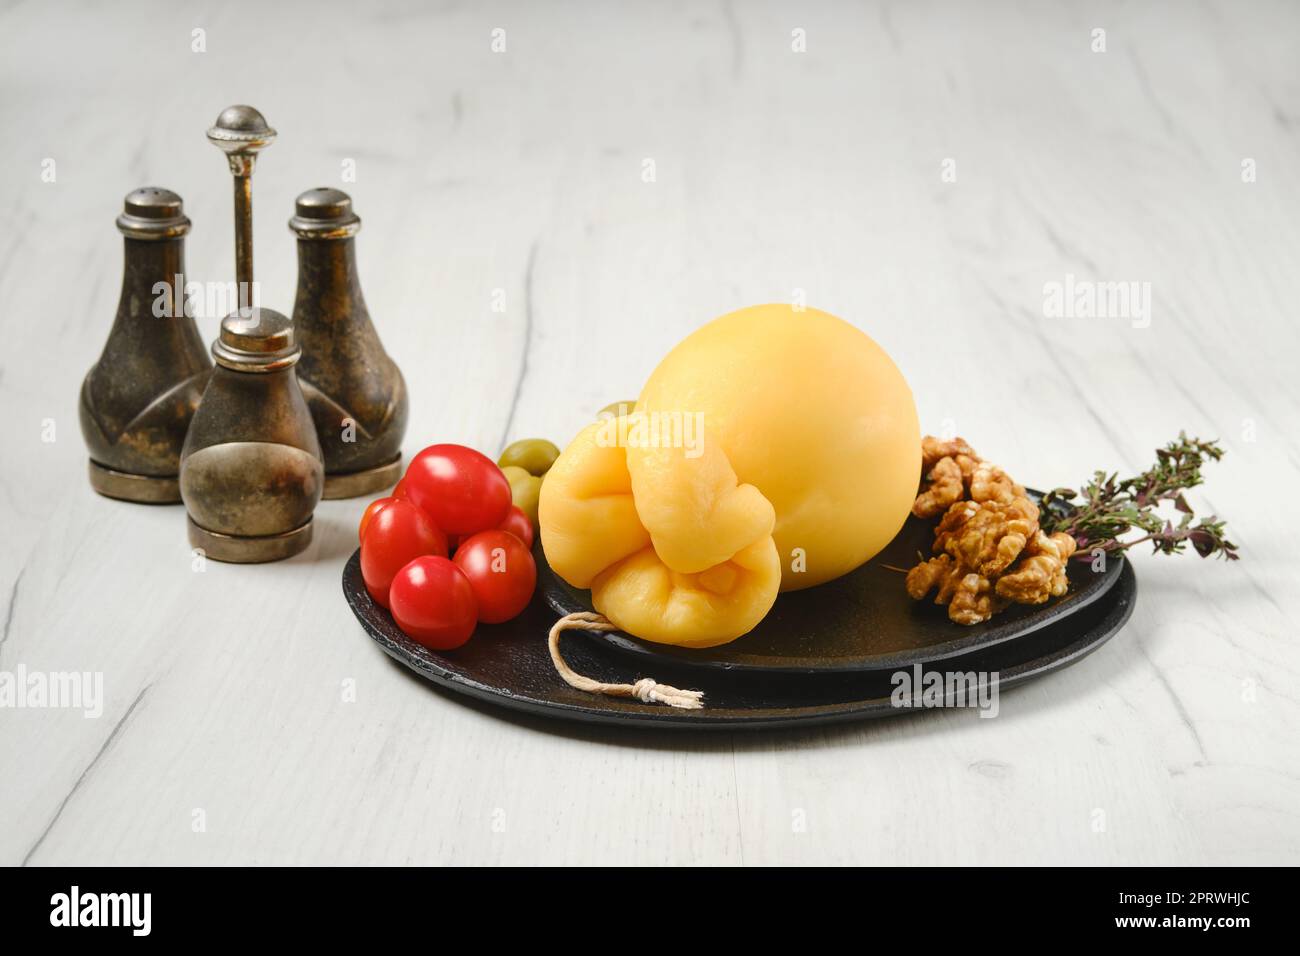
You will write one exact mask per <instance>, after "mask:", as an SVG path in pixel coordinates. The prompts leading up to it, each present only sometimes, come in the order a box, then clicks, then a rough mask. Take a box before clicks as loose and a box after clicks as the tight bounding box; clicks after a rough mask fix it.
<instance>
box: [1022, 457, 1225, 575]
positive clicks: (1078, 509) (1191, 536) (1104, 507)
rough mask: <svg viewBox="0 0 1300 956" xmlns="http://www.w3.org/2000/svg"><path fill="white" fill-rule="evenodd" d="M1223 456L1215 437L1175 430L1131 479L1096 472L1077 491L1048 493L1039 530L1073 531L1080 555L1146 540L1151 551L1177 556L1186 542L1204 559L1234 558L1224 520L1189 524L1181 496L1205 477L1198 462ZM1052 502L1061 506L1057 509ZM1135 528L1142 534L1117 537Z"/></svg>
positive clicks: (1190, 516)
mask: <svg viewBox="0 0 1300 956" xmlns="http://www.w3.org/2000/svg"><path fill="white" fill-rule="evenodd" d="M1222 457H1223V448H1222V447H1221V446H1220V445H1219V443H1218V442H1217V441H1201V439H1199V438H1188V437H1187V435H1186V433H1184V432H1179V433H1178V439H1177V441H1172V442H1170V443H1169V444H1167V445H1166V446H1165V447H1164V448H1159V449H1157V450H1156V463H1155V465H1154V466H1153V467H1151V468H1149V469H1148V470H1146V471H1144V472H1142V474H1140V475H1137V476H1136V477H1134V478H1125V479H1123V480H1120V479H1119V476H1118V475H1117V474H1116V473H1113V472H1112V473H1110V474H1107V473H1106V472H1104V471H1098V472H1095V473H1094V474H1093V476H1092V480H1090V481H1089V482H1088V483H1087V484H1085V485H1084V486H1083V490H1082V492H1076V491H1074V490H1073V489H1070V488H1057V489H1056V490H1055V491H1051V492H1048V494H1047V495H1045V496H1044V498H1043V503H1044V504H1045V505H1046V506H1047V507H1045V508H1044V509H1043V513H1042V517H1041V518H1040V522H1041V524H1042V527H1043V530H1044V531H1046V532H1048V533H1049V534H1050V533H1052V532H1056V531H1064V532H1067V533H1068V534H1070V535H1072V536H1073V537H1074V539H1075V541H1076V542H1077V543H1078V545H1079V549H1078V552H1077V554H1078V555H1079V556H1080V557H1081V558H1087V557H1089V556H1090V555H1091V554H1092V553H1093V552H1094V551H1096V550H1098V549H1100V550H1101V551H1104V552H1108V553H1115V552H1119V551H1124V550H1126V549H1128V548H1131V547H1133V546H1134V545H1138V544H1142V543H1144V542H1147V541H1149V542H1151V545H1152V553H1160V554H1178V553H1180V552H1181V551H1183V549H1184V548H1185V547H1186V545H1188V544H1191V546H1192V549H1193V550H1195V551H1196V553H1197V554H1199V555H1200V556H1201V557H1203V558H1208V557H1210V556H1212V555H1217V556H1218V557H1221V558H1223V559H1224V560H1227V561H1235V560H1237V558H1238V554H1237V546H1236V545H1235V544H1233V543H1232V542H1231V541H1229V540H1228V538H1227V536H1226V526H1225V523H1224V522H1223V521H1219V520H1218V519H1217V518H1216V517H1215V516H1214V515H1210V516H1209V517H1207V518H1201V519H1200V520H1199V521H1196V523H1195V524H1193V523H1192V522H1193V521H1194V520H1195V518H1196V515H1195V513H1194V512H1193V511H1192V507H1191V505H1189V504H1188V503H1187V498H1186V497H1185V496H1184V494H1183V493H1184V492H1185V491H1187V490H1188V489H1189V488H1195V487H1196V486H1197V485H1199V484H1201V483H1202V482H1203V481H1204V479H1203V478H1202V476H1201V467H1202V465H1204V464H1205V463H1206V462H1209V461H1218V460H1219V459H1220V458H1222ZM1165 502H1170V503H1172V505H1173V507H1174V509H1175V510H1176V511H1177V512H1178V513H1179V515H1180V517H1179V518H1178V520H1177V523H1176V524H1175V523H1174V521H1173V520H1171V519H1169V518H1167V517H1164V516H1163V515H1161V514H1160V513H1159V511H1158V510H1157V509H1158V508H1159V506H1160V505H1161V504H1163V503H1165ZM1052 505H1064V506H1065V507H1064V509H1060V511H1059V512H1058V511H1057V510H1054V509H1053V508H1052V507H1051V506H1052ZM1134 529H1137V530H1140V531H1143V532H1145V534H1143V535H1141V536H1140V537H1137V538H1131V539H1129V540H1128V541H1123V540H1121V537H1122V536H1123V535H1125V534H1127V533H1129V532H1130V531H1133V530H1134Z"/></svg>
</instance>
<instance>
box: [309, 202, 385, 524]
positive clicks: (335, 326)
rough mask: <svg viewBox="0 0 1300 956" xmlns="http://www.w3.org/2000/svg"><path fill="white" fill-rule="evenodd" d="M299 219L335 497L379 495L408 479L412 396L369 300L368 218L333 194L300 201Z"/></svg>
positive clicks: (316, 381) (319, 425)
mask: <svg viewBox="0 0 1300 956" xmlns="http://www.w3.org/2000/svg"><path fill="white" fill-rule="evenodd" d="M294 212H295V215H294V217H293V218H292V219H290V220H289V228H290V229H291V230H292V231H293V232H294V234H296V235H297V237H298V294H297V297H296V298H295V299H294V304H293V322H294V328H295V330H296V333H297V336H298V341H299V343H300V344H301V345H302V348H303V356H302V362H301V363H299V365H298V379H299V381H300V382H301V383H302V389H303V393H304V394H305V395H306V397H307V406H308V407H309V408H310V409H311V414H312V419H313V420H314V421H315V422H316V433H317V437H318V438H319V439H320V444H321V450H322V452H323V453H324V456H325V497H326V498H352V497H355V496H357V495H366V494H372V493H374V492H376V491H379V490H381V489H383V488H388V487H391V486H392V485H393V484H394V483H395V482H396V481H397V479H399V478H400V477H401V476H402V461H401V458H402V451H401V449H402V438H403V436H404V435H405V433H406V414H407V396H406V382H405V381H403V379H402V373H401V371H400V370H399V369H398V367H397V364H396V363H395V362H394V361H393V360H392V359H391V358H389V356H388V353H387V352H385V351H384V346H383V343H381V342H380V341H379V335H378V333H376V332H375V327H374V324H373V323H372V322H371V321H370V312H369V310H367V309H366V300H365V298H364V297H363V296H362V294H361V282H360V280H359V279H358V278H357V253H356V239H355V238H354V237H355V236H356V234H357V232H358V230H360V228H361V219H360V218H359V217H358V216H357V214H356V213H355V212H354V211H353V210H352V199H351V198H350V197H349V196H348V194H347V193H345V192H342V191H341V190H338V189H329V188H325V187H321V188H318V189H309V190H307V191H306V192H305V193H303V194H302V195H301V196H299V197H298V201H297V203H296V205H295V210H294Z"/></svg>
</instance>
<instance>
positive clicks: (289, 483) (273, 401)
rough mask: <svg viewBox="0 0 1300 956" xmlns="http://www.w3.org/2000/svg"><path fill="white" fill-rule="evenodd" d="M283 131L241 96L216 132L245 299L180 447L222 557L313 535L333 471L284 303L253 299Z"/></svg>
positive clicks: (249, 557)
mask: <svg viewBox="0 0 1300 956" xmlns="http://www.w3.org/2000/svg"><path fill="white" fill-rule="evenodd" d="M274 138H275V130H273V129H271V128H270V127H269V126H268V125H267V123H266V120H265V119H263V118H262V114H261V113H259V112H257V110H255V109H253V108H252V107H251V106H232V107H230V108H229V109H227V110H225V111H223V112H222V114H221V115H220V116H219V117H217V123H216V125H215V126H213V127H212V129H210V130H208V139H209V140H210V141H211V142H212V143H213V144H215V145H216V146H217V147H218V148H220V149H221V150H222V152H224V153H225V154H226V156H227V158H228V159H229V162H230V171H231V174H232V175H233V176H234V180H235V271H236V275H237V277H238V280H239V288H240V297H241V300H243V301H244V304H243V305H242V306H241V307H240V308H239V309H238V311H236V312H234V313H233V314H231V315H228V316H227V317H226V318H225V319H223V320H222V322H221V335H220V337H219V338H218V339H217V341H216V342H215V343H213V345H212V357H213V358H215V359H216V362H217V365H216V368H215V369H213V371H212V377H211V379H210V380H209V382H208V387H207V389H206V390H205V391H204V393H203V400H202V401H201V402H200V403H199V407H198V411H196V412H195V413H194V419H193V421H192V422H191V423H190V430H189V434H188V435H187V436H186V438H185V447H184V449H183V450H182V452H181V467H180V490H181V497H182V498H183V499H184V501H185V509H186V511H187V512H188V513H189V537H190V544H191V545H192V546H194V547H195V548H202V549H203V551H204V552H205V553H206V554H207V555H208V556H209V557H211V558H215V559H216V560H218V561H233V562H240V563H251V562H259V561H278V560H280V559H281V558H287V557H289V556H290V555H293V554H297V553H298V552H299V551H301V550H302V549H303V548H305V547H307V545H308V544H310V543H311V537H312V512H314V511H315V510H316V504H317V503H318V502H319V501H320V496H321V490H322V488H323V486H324V481H325V469H324V464H323V463H322V460H321V450H320V442H319V441H317V439H316V428H315V426H314V425H313V423H312V419H311V413H310V412H309V411H308V410H307V402H306V401H305V400H304V398H303V395H302V389H301V388H300V387H299V385H298V377H297V374H296V370H295V365H296V364H297V362H298V358H299V356H300V355H301V354H302V348H301V346H300V345H299V344H298V342H297V341H296V340H295V337H294V330H293V323H292V322H291V321H290V320H289V318H288V317H287V316H285V315H283V314H282V313H280V312H276V311H274V310H272V309H263V308H256V307H253V306H251V305H248V304H247V302H248V300H250V299H251V298H252V288H253V285H252V283H253V234H252V232H253V230H252V227H253V207H252V182H251V177H252V173H253V168H254V164H255V161H256V154H257V152H258V151H259V150H261V149H263V148H264V147H266V146H268V145H270V143H271V142H272V141H273V140H274Z"/></svg>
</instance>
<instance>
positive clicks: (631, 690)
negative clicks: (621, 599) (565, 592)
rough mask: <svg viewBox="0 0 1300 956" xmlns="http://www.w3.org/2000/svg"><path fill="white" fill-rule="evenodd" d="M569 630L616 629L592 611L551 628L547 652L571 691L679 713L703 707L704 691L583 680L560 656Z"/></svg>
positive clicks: (652, 683)
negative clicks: (631, 700)
mask: <svg viewBox="0 0 1300 956" xmlns="http://www.w3.org/2000/svg"><path fill="white" fill-rule="evenodd" d="M568 630H575V631H617V630H618V627H617V626H615V625H614V624H612V623H611V622H610V620H609V618H607V617H605V616H604V615H603V614H595V613H593V612H592V611H576V612H574V613H573V614H566V615H564V617H562V618H560V619H559V620H558V621H556V622H555V624H554V626H552V627H551V633H550V634H548V635H547V638H546V645H547V647H548V648H550V651H551V661H552V662H553V663H554V664H555V669H556V670H557V671H558V672H559V674H560V676H561V677H563V678H564V680H565V682H566V683H567V684H568V685H569V686H570V687H576V688H577V689H578V690H582V691H586V692H587V693H589V694H606V695H608V696H610V697H635V698H636V699H637V700H639V701H641V702H643V703H646V704H667V705H668V706H669V707H680V708H681V709H682V710H700V709H702V708H703V707H704V704H702V703H701V702H700V701H701V700H702V699H703V698H704V692H703V691H699V690H678V689H677V688H676V687H669V686H668V685H667V684H660V683H659V682H658V681H656V680H654V679H652V678H649V677H642V678H640V679H639V680H637V682H636V683H635V684H606V683H605V682H604V681H598V680H592V679H591V678H590V677H583V676H582V675H581V674H579V673H577V672H576V671H574V669H573V668H572V667H570V666H569V665H568V664H566V663H565V662H564V658H563V657H561V656H560V635H561V634H562V633H564V632H565V631H568Z"/></svg>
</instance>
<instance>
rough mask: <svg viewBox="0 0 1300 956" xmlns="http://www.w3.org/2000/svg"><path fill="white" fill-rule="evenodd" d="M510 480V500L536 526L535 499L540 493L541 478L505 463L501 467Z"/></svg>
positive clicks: (507, 479)
mask: <svg viewBox="0 0 1300 956" xmlns="http://www.w3.org/2000/svg"><path fill="white" fill-rule="evenodd" d="M501 471H502V473H503V474H504V475H505V476H506V481H508V482H510V500H511V501H512V502H513V503H514V505H515V507H516V508H518V509H519V510H520V511H522V512H523V513H524V514H526V515H528V520H529V521H531V522H532V523H533V527H534V528H536V527H537V500H538V498H539V497H540V496H541V493H542V479H541V478H538V477H537V476H536V475H530V474H529V473H528V472H527V471H525V470H524V469H522V468H520V467H519V466H518V465H506V466H505V467H504V468H502V469H501Z"/></svg>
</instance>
